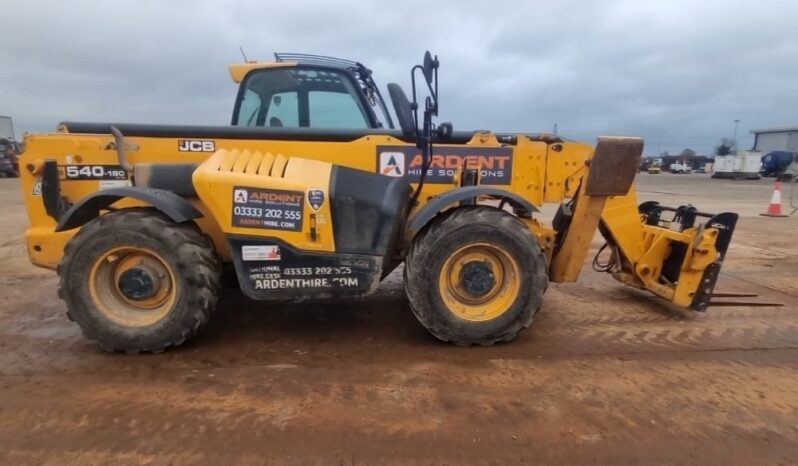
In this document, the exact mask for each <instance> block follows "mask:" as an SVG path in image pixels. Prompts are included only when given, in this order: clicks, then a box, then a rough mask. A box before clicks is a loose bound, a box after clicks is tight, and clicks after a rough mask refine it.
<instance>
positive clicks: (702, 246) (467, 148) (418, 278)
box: [20, 52, 737, 353]
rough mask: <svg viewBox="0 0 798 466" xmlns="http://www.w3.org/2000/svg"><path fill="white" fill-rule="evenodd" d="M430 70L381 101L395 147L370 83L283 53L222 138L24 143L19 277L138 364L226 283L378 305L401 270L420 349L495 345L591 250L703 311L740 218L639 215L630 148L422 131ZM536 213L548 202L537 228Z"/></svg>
mask: <svg viewBox="0 0 798 466" xmlns="http://www.w3.org/2000/svg"><path fill="white" fill-rule="evenodd" d="M438 69H439V62H438V59H437V57H435V58H433V56H432V55H431V54H430V53H429V52H427V53H426V55H425V56H424V60H423V63H422V64H419V65H416V66H414V67H413V68H412V71H411V77H412V84H413V88H412V98H411V99H408V97H407V96H406V94H405V93H404V91H403V90H402V89H401V88H400V87H399V86H398V85H397V84H389V85H388V86H387V89H388V92H389V95H390V99H391V101H392V104H393V110H394V114H395V118H396V121H397V123H398V125H397V127H396V128H395V125H394V118H393V116H392V115H391V112H390V111H389V109H388V105H387V104H386V101H385V100H384V99H383V97H382V94H381V92H380V90H379V88H378V87H377V85H376V84H375V82H374V80H373V78H372V73H371V71H370V70H369V69H368V68H366V67H365V66H364V65H362V64H360V63H357V62H353V61H348V60H341V59H335V58H330V57H321V56H314V55H304V54H276V57H275V60H274V61H272V62H266V63H262V62H248V63H242V64H237V65H233V66H231V68H230V72H231V75H232V78H233V80H234V81H236V82H237V83H239V84H240V85H239V91H238V96H237V99H236V102H235V107H234V112H233V118H232V124H231V125H230V126H224V127H216V126H167V125H149V124H144V125H142V124H113V123H79V122H64V123H62V124H61V125H60V126H59V128H58V130H57V132H54V133H48V134H32V135H28V136H27V137H26V140H25V143H26V150H25V153H24V154H23V155H22V157H21V161H20V165H21V171H22V187H23V190H24V195H25V202H26V206H27V210H28V214H29V217H30V223H31V225H30V228H29V229H28V230H27V232H26V241H27V247H28V253H29V256H30V259H31V261H32V262H33V263H34V264H36V265H38V266H42V267H47V268H51V269H57V270H58V274H59V277H60V284H59V289H58V292H59V296H60V297H61V298H62V299H63V300H64V301H65V302H66V307H67V313H68V316H69V317H70V318H71V319H72V320H74V321H75V322H77V324H78V325H79V326H80V328H81V329H82V330H83V333H84V334H85V335H86V337H88V338H90V339H92V340H95V341H97V342H98V343H99V344H100V345H101V346H102V347H103V348H105V349H108V350H118V351H126V352H132V353H135V352H140V351H151V352H159V351H162V350H164V349H166V348H168V347H170V346H176V345H180V344H181V343H183V342H184V341H186V340H188V339H189V338H191V337H193V336H194V335H195V334H196V333H197V332H198V331H199V330H200V329H201V328H202V327H203V326H204V325H205V324H206V323H207V322H208V320H209V319H210V317H211V314H212V313H213V312H214V310H215V308H216V306H217V300H218V297H219V293H220V289H221V287H222V274H223V271H224V270H226V269H230V270H231V273H232V271H233V270H234V273H235V277H236V278H237V281H238V283H239V285H240V288H241V290H242V291H243V293H244V294H245V295H247V296H248V297H250V298H252V299H255V300H272V301H294V300H302V299H311V298H312V299H318V300H325V299H333V298H337V297H349V296H364V295H368V294H370V293H373V292H374V291H375V290H376V289H377V287H378V286H379V283H380V281H381V279H383V278H384V277H385V276H387V275H388V274H389V273H390V272H391V271H393V270H394V269H395V268H396V267H397V266H399V265H400V264H402V263H404V281H405V290H406V294H407V298H408V302H409V307H410V309H411V310H412V312H413V313H414V314H415V316H416V317H417V318H418V320H419V322H420V323H421V324H422V325H423V326H424V327H425V328H426V329H428V330H429V332H430V333H432V334H433V335H434V336H436V337H437V338H439V339H441V340H445V341H449V342H452V343H454V344H457V345H473V344H479V345H491V344H494V343H496V342H503V341H509V340H512V339H513V338H514V337H515V336H516V335H517V334H518V332H519V331H520V330H522V329H524V328H526V327H528V326H529V325H530V323H531V322H532V319H533V317H534V315H535V313H536V312H537V311H538V310H539V309H540V307H541V304H542V302H543V293H544V292H545V291H546V288H547V285H548V282H549V281H553V282H572V281H575V280H577V278H578V277H579V274H580V271H581V269H582V267H583V265H584V263H585V258H586V255H587V253H588V251H589V247H590V243H591V241H592V239H593V237H594V234H595V232H596V230H598V231H600V233H601V236H602V237H603V238H604V240H605V241H606V245H605V246H604V247H603V248H602V250H601V251H599V254H600V255H601V257H603V258H604V259H601V257H600V256H599V255H597V257H596V260H594V267H595V268H597V269H598V270H602V271H606V272H609V273H611V274H612V275H613V276H614V277H615V278H616V279H618V280H619V281H621V282H623V283H625V284H627V285H630V286H633V287H636V288H639V289H643V290H648V291H650V292H652V293H654V294H656V295H658V296H660V297H662V298H664V299H665V300H667V301H670V302H672V303H673V304H674V305H676V306H679V307H683V308H688V309H693V310H695V311H704V310H705V309H706V308H707V306H708V305H711V304H712V301H711V299H712V296H713V289H714V287H715V282H716V280H717V278H718V272H719V270H720V266H721V263H722V261H723V258H724V255H725V253H726V250H727V248H728V246H729V242H730V240H731V237H732V232H733V230H734V227H735V223H736V221H737V214H734V213H720V214H714V215H713V214H707V213H703V212H700V211H698V210H697V209H696V208H694V207H692V206H681V207H678V208H671V207H666V206H662V205H659V204H658V203H656V202H645V203H642V204H638V202H637V200H636V195H635V189H634V177H635V173H636V171H637V167H638V165H639V159H640V155H641V152H642V149H643V141H642V140H641V139H638V138H629V137H600V138H599V140H598V144H597V145H596V146H595V148H594V147H593V146H591V145H588V144H585V143H582V142H576V141H571V140H566V139H562V138H560V137H559V136H557V135H553V134H504V133H495V132H490V131H454V130H453V127H452V125H451V124H449V123H440V124H436V123H435V122H434V119H435V118H436V116H437V114H438ZM422 97H423V108H422V105H419V100H420V99H421V98H422ZM419 120H421V121H419ZM544 203H558V204H560V207H559V210H558V212H557V214H556V216H555V218H554V219H553V222H552V223H551V224H550V225H547V224H544V223H541V221H540V220H539V219H538V218H537V216H536V213H537V212H539V210H538V207H539V206H541V205H542V204H544ZM602 251H604V252H603V253H602Z"/></svg>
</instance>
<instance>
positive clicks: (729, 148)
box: [715, 138, 734, 155]
mask: <svg viewBox="0 0 798 466" xmlns="http://www.w3.org/2000/svg"><path fill="white" fill-rule="evenodd" d="M732 152H734V141H732V140H730V139H728V138H723V139H721V140H720V144H718V145H717V146H715V155H729V154H731V153H732Z"/></svg>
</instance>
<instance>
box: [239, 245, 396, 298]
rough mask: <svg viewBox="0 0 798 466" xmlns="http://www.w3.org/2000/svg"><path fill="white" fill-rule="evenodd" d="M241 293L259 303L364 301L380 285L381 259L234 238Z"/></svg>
mask: <svg viewBox="0 0 798 466" xmlns="http://www.w3.org/2000/svg"><path fill="white" fill-rule="evenodd" d="M228 241H229V242H230V247H231V249H232V251H233V262H234V263H235V268H236V275H237V276H238V282H239V285H240V286H241V291H243V292H244V294H246V295H247V296H249V297H250V298H252V299H257V300H297V299H311V298H312V299H318V298H335V297H353V296H364V295H367V294H370V293H372V292H374V290H376V289H377V287H378V285H379V283H380V282H379V279H380V274H381V271H382V258H381V257H377V256H369V255H359V254H341V253H318V252H306V251H300V250H297V249H294V248H292V247H291V246H288V245H287V244H286V243H284V242H282V241H280V240H279V239H277V238H264V237H248V236H237V235H236V236H229V237H228Z"/></svg>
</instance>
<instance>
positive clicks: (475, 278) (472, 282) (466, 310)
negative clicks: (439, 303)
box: [439, 243, 521, 322]
mask: <svg viewBox="0 0 798 466" xmlns="http://www.w3.org/2000/svg"><path fill="white" fill-rule="evenodd" d="M520 280H521V274H520V271H519V268H518V263H517V262H516V261H515V259H514V258H513V257H512V256H511V255H510V254H509V253H508V252H507V251H506V250H504V249H503V248H501V247H499V246H497V245H495V244H490V243H474V244H469V245H467V246H463V247H462V248H460V249H458V250H457V251H455V252H454V253H453V254H451V255H450V256H449V257H448V258H447V259H446V262H444V264H443V267H442V268H441V272H440V280H439V289H440V294H441V297H442V298H443V302H444V303H445V304H446V306H447V307H448V309H449V311H451V312H452V313H454V314H455V315H456V316H458V317H460V318H462V319H465V320H470V321H474V322H480V321H486V320H491V319H495V318H497V317H499V316H500V315H502V314H504V313H505V312H506V311H507V310H508V309H509V308H510V306H512V304H513V302H515V299H516V298H517V297H518V293H519V290H520V289H521V281H520Z"/></svg>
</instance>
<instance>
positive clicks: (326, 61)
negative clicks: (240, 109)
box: [230, 52, 371, 83]
mask: <svg viewBox="0 0 798 466" xmlns="http://www.w3.org/2000/svg"><path fill="white" fill-rule="evenodd" d="M297 65H317V66H324V67H328V68H337V69H340V70H346V71H348V72H350V73H352V74H354V75H355V76H356V77H357V78H358V79H359V80H362V81H363V82H366V81H368V80H369V79H370V78H371V70H370V69H368V68H366V67H365V66H364V65H363V64H362V63H360V62H356V61H352V60H346V59H344V58H335V57H327V56H323V55H310V54H306V53H278V52H275V54H274V61H264V62H259V61H249V62H247V63H239V64H234V65H230V76H231V77H232V78H233V81H234V82H236V83H240V82H241V81H243V80H244V77H245V76H246V75H247V73H249V72H250V71H252V70H256V69H262V68H282V67H291V66H297Z"/></svg>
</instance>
